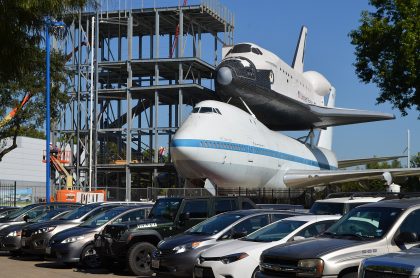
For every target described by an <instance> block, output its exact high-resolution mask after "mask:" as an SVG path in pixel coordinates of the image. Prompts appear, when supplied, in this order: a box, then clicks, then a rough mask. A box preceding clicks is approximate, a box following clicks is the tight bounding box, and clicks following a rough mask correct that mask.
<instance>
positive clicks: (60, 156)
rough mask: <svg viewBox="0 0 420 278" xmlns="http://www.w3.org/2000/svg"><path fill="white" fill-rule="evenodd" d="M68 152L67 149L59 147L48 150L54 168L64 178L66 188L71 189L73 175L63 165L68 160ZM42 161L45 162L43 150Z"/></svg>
mask: <svg viewBox="0 0 420 278" xmlns="http://www.w3.org/2000/svg"><path fill="white" fill-rule="evenodd" d="M69 157H70V152H69V151H61V150H59V149H56V148H53V149H52V150H51V151H50V160H51V163H52V164H53V166H54V168H55V169H56V170H57V172H58V173H59V174H60V177H61V178H64V179H65V180H66V188H67V189H68V190H71V189H72V188H73V176H72V175H71V174H70V173H69V172H68V171H67V169H66V168H65V167H64V164H66V163H69V162H70V159H69ZM42 162H44V163H45V162H46V151H45V150H44V155H43V160H42Z"/></svg>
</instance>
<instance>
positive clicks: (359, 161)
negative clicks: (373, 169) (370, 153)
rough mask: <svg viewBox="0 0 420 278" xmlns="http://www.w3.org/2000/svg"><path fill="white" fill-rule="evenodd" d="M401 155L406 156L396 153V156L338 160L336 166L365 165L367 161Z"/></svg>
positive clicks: (382, 159)
mask: <svg viewBox="0 0 420 278" xmlns="http://www.w3.org/2000/svg"><path fill="white" fill-rule="evenodd" d="M403 157H407V156H406V155H398V156H383V157H369V158H359V159H348V160H339V161H338V168H347V167H353V166H358V165H366V164H367V163H372V162H382V161H389V160H395V159H399V158H403Z"/></svg>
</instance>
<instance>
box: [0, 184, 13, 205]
mask: <svg viewBox="0 0 420 278" xmlns="http://www.w3.org/2000/svg"><path fill="white" fill-rule="evenodd" d="M0 206H13V207H15V206H16V182H1V181H0Z"/></svg>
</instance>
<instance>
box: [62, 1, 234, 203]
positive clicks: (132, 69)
mask: <svg viewBox="0 0 420 278" xmlns="http://www.w3.org/2000/svg"><path fill="white" fill-rule="evenodd" d="M106 4H107V5H106V6H108V1H107V2H106ZM119 6H124V5H119ZM92 17H95V18H96V20H95V25H94V27H95V28H94V32H93V36H92V31H91V29H92V26H91V25H92V24H91V23H92ZM66 23H67V24H68V26H70V27H69V31H68V33H67V36H66V39H65V41H64V42H61V43H62V46H63V48H64V49H66V51H67V53H69V54H68V58H69V62H68V72H69V75H68V76H69V83H70V87H69V88H68V92H69V93H68V96H69V101H68V103H67V105H66V106H65V107H63V108H62V113H61V117H60V120H59V122H57V123H55V128H54V138H55V140H56V142H60V144H61V146H62V149H67V150H70V151H71V154H72V155H71V158H72V159H71V161H70V163H69V164H68V165H66V168H67V170H68V171H70V172H71V173H72V174H73V176H74V181H75V183H74V188H76V189H83V190H86V189H87V188H89V186H91V187H92V189H96V188H108V190H109V192H110V194H111V198H112V199H120V200H124V199H125V200H131V199H133V200H134V199H138V198H139V197H140V196H138V195H139V194H136V190H135V189H136V188H145V187H150V186H152V187H153V186H154V187H159V186H162V187H172V186H174V185H177V186H182V185H181V184H180V183H181V181H180V179H179V178H178V176H177V174H176V171H175V169H174V167H173V164H172V162H171V157H170V155H169V152H168V147H169V144H170V141H171V138H172V136H173V134H174V133H175V131H176V130H177V128H178V127H179V126H180V124H181V123H182V120H183V119H184V118H185V116H186V115H187V113H188V112H189V110H190V109H191V108H190V107H191V106H192V105H194V104H196V103H197V102H199V101H202V100H205V99H215V98H216V95H215V94H214V91H213V90H212V88H213V78H214V70H215V66H216V65H217V63H218V60H220V54H219V53H220V50H221V47H220V46H221V45H222V46H223V45H231V44H233V30H234V17H233V14H232V13H230V12H229V11H228V10H227V9H226V7H224V6H222V5H220V3H219V2H218V1H216V0H206V1H201V2H200V3H199V4H197V5H189V6H177V7H153V8H137V9H136V8H130V9H123V10H106V7H105V5H104V3H102V5H99V6H98V7H97V8H96V9H95V10H94V11H80V12H79V13H78V14H76V15H72V16H70V17H69V18H68V19H67V20H66ZM91 37H93V38H94V40H93V43H92V41H91V39H90V38H91ZM164 41H166V43H163V42H164ZM174 41H175V43H174ZM165 44H167V45H165ZM209 46H210V47H211V51H203V49H204V48H206V47H207V48H208V47H209ZM173 52H174V55H173V56H172V53H173ZM91 55H93V61H94V66H93V68H92V67H91V66H90V65H89V61H91V58H92V56H91ZM92 70H93V75H94V78H93V80H94V81H93V83H91V82H90V79H89V76H90V74H91V73H92ZM91 86H93V87H92V88H91ZM91 89H92V91H93V93H94V94H93V95H92V97H93V103H90V91H91ZM90 105H92V110H93V114H92V115H93V116H92V118H93V119H92V122H93V124H92V126H90V124H89V123H90V113H89V111H90V108H91V106H90ZM90 128H92V134H93V140H92V143H93V148H92V157H93V159H92V161H89V143H90V141H89V132H90ZM89 163H91V168H92V173H91V176H92V180H91V181H89V179H88V177H89ZM111 187H113V188H114V189H111Z"/></svg>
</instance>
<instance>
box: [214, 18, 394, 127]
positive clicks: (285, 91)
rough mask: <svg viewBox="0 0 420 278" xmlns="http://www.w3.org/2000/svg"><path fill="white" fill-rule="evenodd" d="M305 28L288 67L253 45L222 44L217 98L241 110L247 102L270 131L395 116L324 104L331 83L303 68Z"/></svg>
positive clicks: (333, 124)
mask: <svg viewBox="0 0 420 278" xmlns="http://www.w3.org/2000/svg"><path fill="white" fill-rule="evenodd" d="M307 31H308V30H307V28H306V27H305V26H303V27H302V29H301V32H300V37H299V40H298V43H297V47H296V51H295V55H294V59H293V63H292V65H291V66H289V65H288V64H287V63H286V62H284V61H283V60H282V59H280V58H279V57H278V56H277V55H275V54H273V53H272V52H270V51H268V50H266V49H264V48H262V47H260V46H258V45H256V44H253V43H240V44H237V45H235V46H233V47H225V48H223V53H222V54H223V60H222V61H221V63H220V64H219V66H218V67H217V68H216V82H215V83H216V84H215V87H216V93H217V94H218V95H219V97H220V98H221V100H222V101H223V102H228V103H229V104H231V105H234V106H237V107H239V108H242V109H244V105H243V104H244V103H245V104H246V106H248V107H249V109H250V110H251V111H252V112H253V114H254V115H255V116H256V118H257V119H259V120H260V121H261V122H262V123H263V124H264V125H266V126H267V127H268V128H269V129H271V130H274V131H282V130H309V129H316V128H326V127H329V126H338V125H347V124H355V123H363V122H371V121H381V120H390V119H394V118H395V116H394V115H392V114H385V113H380V112H371V111H364V110H355V109H345V108H335V107H333V108H331V107H326V105H325V103H324V101H325V100H324V98H325V97H326V96H327V95H329V94H330V92H331V90H332V85H331V83H330V82H329V81H328V80H327V79H326V78H325V77H324V76H323V75H322V74H321V73H319V72H316V71H304V56H305V43H306V36H307Z"/></svg>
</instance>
